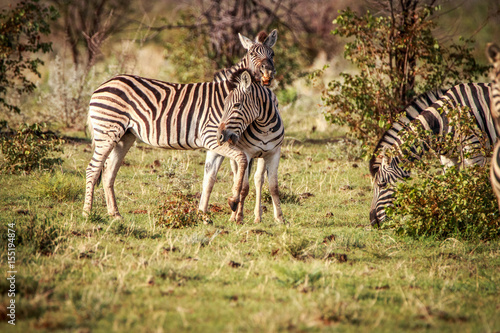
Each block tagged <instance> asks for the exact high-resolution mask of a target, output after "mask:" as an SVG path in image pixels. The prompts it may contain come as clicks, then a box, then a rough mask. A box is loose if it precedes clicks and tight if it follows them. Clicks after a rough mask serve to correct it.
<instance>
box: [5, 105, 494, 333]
mask: <svg viewBox="0 0 500 333" xmlns="http://www.w3.org/2000/svg"><path fill="white" fill-rule="evenodd" d="M299 102H300V99H299V100H298V103H299ZM298 107H301V106H300V105H299V106H298ZM283 117H284V118H285V119H286V121H287V139H286V140H285V143H284V145H283V153H282V155H283V158H282V159H281V162H280V163H281V164H280V169H279V173H280V175H279V179H280V187H281V188H282V192H283V195H284V197H283V205H282V208H283V213H284V216H285V219H286V221H287V224H286V225H279V224H276V223H275V222H274V221H273V217H272V204H270V203H269V202H268V201H265V203H264V205H265V206H266V208H267V212H265V213H264V217H263V222H262V223H260V224H254V223H253V213H252V212H253V204H254V195H253V194H251V195H250V197H249V199H248V201H247V205H246V215H245V221H244V222H245V223H244V224H242V225H237V224H235V223H233V222H229V217H230V212H229V209H228V207H226V199H227V197H228V196H229V195H230V187H231V184H232V177H231V172H230V168H229V163H227V162H225V163H224V165H223V168H222V169H221V171H220V172H219V175H218V182H217V184H216V186H215V188H214V192H213V194H212V197H211V200H210V203H212V204H216V205H217V206H218V207H222V209H221V211H220V212H217V213H214V214H213V216H212V217H211V219H212V222H213V224H209V225H205V224H203V223H198V224H196V225H191V226H187V227H184V228H182V229H169V228H166V227H163V226H161V225H159V224H157V220H158V219H157V217H156V215H155V214H157V213H158V212H159V209H160V206H161V205H162V204H163V203H164V200H166V198H167V197H168V196H169V195H172V194H173V193H175V192H176V191H181V192H182V193H184V194H191V195H194V194H196V193H197V192H200V191H201V181H202V177H203V174H202V172H203V162H204V157H205V154H204V153H203V152H202V151H194V152H175V151H164V150H156V149H150V148H149V147H147V146H145V145H142V144H139V145H137V147H133V148H132V149H131V151H130V152H129V154H128V155H127V157H126V158H125V164H124V165H123V166H122V168H121V170H120V172H119V174H118V177H117V182H116V193H117V198H118V205H119V208H120V211H121V213H122V215H123V216H124V220H123V221H113V220H111V219H109V218H108V217H107V216H106V208H105V200H104V194H103V190H102V187H98V189H97V190H96V198H95V208H94V212H93V213H92V215H91V216H90V218H88V219H85V218H83V217H82V216H81V209H82V206H83V189H84V182H85V181H84V174H85V168H86V165H87V163H88V161H89V159H90V155H91V153H90V144H89V143H88V142H76V143H71V142H70V143H68V144H66V145H65V147H64V155H63V156H62V157H63V159H64V161H65V163H64V164H63V166H62V168H61V171H57V172H55V173H52V174H40V173H34V174H32V175H29V176H20V175H0V184H1V190H0V221H1V225H0V232H1V235H0V237H1V238H2V244H6V242H5V240H6V238H7V230H6V228H7V224H8V223H11V222H15V223H16V232H17V236H18V238H17V243H18V246H17V252H16V269H17V271H18V274H17V285H16V291H17V297H16V305H17V306H16V319H17V320H16V326H15V327H13V326H11V325H8V324H7V319H6V317H5V306H6V305H7V304H8V302H9V298H8V296H7V290H8V284H7V280H6V279H2V280H0V290H1V293H0V317H1V318H2V320H1V322H0V330H1V331H2V332H6V331H18V332H28V331H35V330H38V331H78V332H90V331H92V332H108V331H116V332H127V331H128V332H152V331H155V332H156V331H157V332H179V331H190V332H221V331H224V332H231V331H239V332H278V331H287V332H288V331H291V332H328V331H340V332H362V331H375V332H387V331H393V332H399V331H439V332H458V331H460V332H478V331H480V332H483V331H484V332H490V331H498V330H500V319H499V316H498V312H499V309H500V301H499V298H498V295H499V294H500V290H499V289H500V288H499V286H500V270H499V267H500V247H499V242H498V241H491V242H467V241H461V240H457V239H447V240H445V241H438V240H433V239H429V238H426V239H420V240H414V239H411V238H402V237H400V236H397V235H395V234H394V233H393V232H392V231H391V230H377V229H372V228H370V227H368V210H369V205H370V201H371V197H372V194H371V185H370V178H369V177H368V170H367V163H366V162H363V161H353V160H352V159H350V160H349V161H343V160H342V159H341V158H339V150H341V147H340V148H339V147H336V148H332V145H335V142H337V139H339V138H340V136H341V135H342V132H341V131H340V132H336V131H335V129H334V128H330V127H328V128H327V129H326V130H321V131H320V130H315V131H314V130H313V129H312V128H313V126H315V125H316V122H317V121H316V118H317V117H318V115H317V114H315V113H312V112H311V113H309V114H306V115H305V116H304V117H303V119H304V120H303V121H301V122H299V121H297V118H298V116H297V114H296V113H294V111H292V110H290V109H286V108H284V112H283ZM155 161H157V162H155ZM356 166H357V167H356ZM252 181H253V179H251V182H252ZM251 191H253V183H251ZM265 198H266V195H265V196H264V199H265ZM6 250H7V248H6V246H3V245H2V248H1V252H0V262H1V263H2V267H6V264H7V263H6V261H7V259H6V258H7V253H6Z"/></svg>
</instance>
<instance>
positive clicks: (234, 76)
mask: <svg viewBox="0 0 500 333" xmlns="http://www.w3.org/2000/svg"><path fill="white" fill-rule="evenodd" d="M243 72H248V73H249V74H250V77H251V78H252V83H256V81H255V78H254V77H253V75H252V73H251V72H250V70H248V69H247V68H240V69H238V70H237V71H236V72H234V73H230V74H229V76H228V78H227V81H228V82H229V83H230V84H231V85H233V86H234V87H233V88H235V87H236V86H238V84H239V83H240V78H241V74H243Z"/></svg>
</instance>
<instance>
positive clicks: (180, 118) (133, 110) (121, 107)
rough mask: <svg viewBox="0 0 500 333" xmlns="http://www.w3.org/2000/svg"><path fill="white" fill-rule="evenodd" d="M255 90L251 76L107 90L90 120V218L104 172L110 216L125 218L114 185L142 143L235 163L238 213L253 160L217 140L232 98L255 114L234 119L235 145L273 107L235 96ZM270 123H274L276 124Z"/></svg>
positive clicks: (117, 84) (143, 81)
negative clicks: (199, 152)
mask: <svg viewBox="0 0 500 333" xmlns="http://www.w3.org/2000/svg"><path fill="white" fill-rule="evenodd" d="M253 86H259V85H257V84H256V83H253V82H252V77H251V75H250V73H249V72H248V71H246V70H242V71H241V72H237V73H235V76H234V78H233V79H231V80H229V81H224V82H220V83H213V82H208V83H193V84H176V83H167V82H162V81H159V80H154V79H147V78H142V77H138V76H133V75H119V76H117V77H114V78H113V79H111V80H109V81H107V82H106V83H104V84H103V85H101V86H100V87H99V88H98V89H97V90H96V91H95V92H94V94H93V95H92V97H91V100H90V107H89V114H88V125H89V130H90V133H91V134H92V141H93V144H94V153H93V156H92V159H91V161H90V163H89V166H88V167H87V181H86V194H85V204H84V208H83V212H84V215H87V214H88V213H90V211H91V209H92V201H93V193H94V187H95V184H96V183H97V180H98V178H99V175H100V174H101V172H102V179H103V185H104V193H105V197H106V205H107V208H108V214H110V215H111V216H114V217H118V218H119V217H121V215H120V213H119V211H118V207H117V205H116V199H115V194H114V181H115V178H116V174H117V172H118V170H119V168H120V166H121V163H122V161H123V158H124V157H125V154H126V153H127V152H128V150H129V149H130V147H131V146H132V144H133V143H134V141H135V139H136V138H138V139H140V140H141V141H143V142H144V143H147V144H149V145H152V146H154V147H160V148H166V149H178V150H181V149H185V150H187V149H199V148H205V149H208V150H210V151H215V152H217V153H218V154H220V155H223V156H227V157H230V158H232V159H235V160H236V161H237V163H238V181H237V182H235V184H233V197H231V198H230V199H229V203H230V205H231V206H232V207H233V209H234V207H235V206H236V205H237V203H238V201H239V193H240V192H241V189H242V185H243V179H244V172H245V170H246V168H247V156H246V154H245V153H244V152H242V151H241V150H239V149H238V148H237V147H235V146H234V145H233V144H225V145H222V146H220V145H219V144H218V143H217V136H216V134H217V131H218V126H219V123H220V120H221V117H222V113H223V110H224V106H225V103H224V101H225V100H226V98H227V97H228V96H229V95H230V93H231V92H233V94H232V96H241V100H240V101H239V102H237V101H233V102H232V103H233V104H235V105H237V106H239V107H242V108H244V110H251V111H252V112H250V113H246V114H245V115H246V117H245V118H244V119H243V118H241V119H235V118H231V121H233V119H235V120H234V121H236V122H237V124H233V123H232V122H231V123H229V124H228V125H227V126H231V128H233V134H234V135H233V136H232V137H231V139H232V141H233V142H235V141H238V139H239V136H240V135H241V133H243V131H244V130H245V129H246V126H248V125H249V124H250V123H252V122H253V121H255V120H259V119H260V117H259V116H260V115H261V113H262V112H261V110H263V109H264V108H263V103H269V102H268V101H265V100H264V98H265V97H266V96H268V95H266V96H260V95H259V96H254V94H251V93H249V94H243V93H241V94H240V93H238V94H235V92H237V91H238V92H239V91H245V92H246V91H249V92H253V91H254V89H253V88H252V87H253ZM259 87H260V86H259ZM246 96H251V97H246ZM228 105H229V104H228ZM231 105H232V104H231ZM231 105H229V106H228V108H229V107H231ZM267 121H268V122H271V120H270V119H268V120H267ZM277 205H278V208H276V210H277V211H278V212H279V213H280V214H281V210H280V209H279V202H278V203H277Z"/></svg>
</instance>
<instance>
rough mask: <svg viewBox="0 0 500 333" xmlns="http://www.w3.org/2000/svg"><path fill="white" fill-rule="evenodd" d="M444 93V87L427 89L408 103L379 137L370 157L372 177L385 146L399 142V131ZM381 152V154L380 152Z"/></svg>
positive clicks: (378, 166)
mask: <svg viewBox="0 0 500 333" xmlns="http://www.w3.org/2000/svg"><path fill="white" fill-rule="evenodd" d="M445 93H446V90H444V89H437V90H432V91H428V92H426V93H423V94H421V95H419V96H417V97H416V98H415V99H414V100H413V102H411V103H410V104H408V105H407V106H406V107H405V108H404V109H403V112H404V113H403V114H402V115H401V117H400V118H399V119H398V121H396V122H395V123H394V124H393V125H392V126H391V128H390V129H388V130H387V131H386V132H385V133H384V135H383V136H382V137H381V138H380V140H379V141H378V143H377V146H376V148H375V150H374V153H373V154H372V158H371V159H370V164H369V166H370V173H371V175H372V177H374V176H375V174H376V173H377V172H378V170H379V168H380V165H381V163H382V158H383V151H384V150H385V149H387V148H391V147H392V146H393V145H395V144H399V143H400V142H401V141H400V138H399V135H398V133H399V131H401V130H402V129H403V128H405V127H406V126H407V125H408V124H409V123H410V122H411V121H413V120H415V119H416V118H417V117H418V116H419V115H420V114H421V113H422V112H423V111H424V110H425V109H426V108H427V107H429V106H430V105H432V104H433V103H434V102H436V101H437V100H438V99H439V98H441V97H442V96H443V95H444V94H445ZM381 153H382V154H381Z"/></svg>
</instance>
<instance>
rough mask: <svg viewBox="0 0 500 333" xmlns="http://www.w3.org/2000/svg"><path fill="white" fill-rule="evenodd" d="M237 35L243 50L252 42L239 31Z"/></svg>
mask: <svg viewBox="0 0 500 333" xmlns="http://www.w3.org/2000/svg"><path fill="white" fill-rule="evenodd" d="M238 37H240V42H241V45H243V47H244V48H245V50H248V49H249V48H251V47H252V45H253V44H254V42H252V40H251V39H250V38H247V37H245V36H243V35H242V34H240V33H238Z"/></svg>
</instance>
